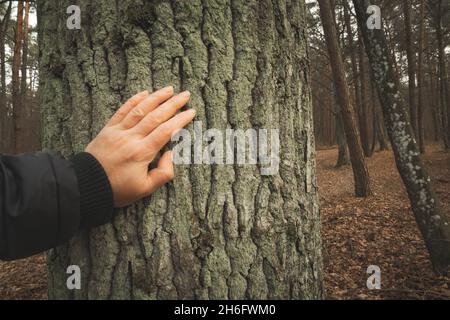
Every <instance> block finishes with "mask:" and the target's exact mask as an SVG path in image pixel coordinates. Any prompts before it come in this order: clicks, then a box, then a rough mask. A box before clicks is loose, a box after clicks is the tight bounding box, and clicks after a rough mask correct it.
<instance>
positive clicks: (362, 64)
mask: <svg viewBox="0 0 450 320" xmlns="http://www.w3.org/2000/svg"><path fill="white" fill-rule="evenodd" d="M358 49H359V82H360V88H361V109H360V120H359V123H360V127H359V131H360V133H361V144H362V147H363V150H364V155H365V156H366V157H371V156H372V152H371V149H370V142H369V119H368V117H369V106H368V104H369V103H368V101H367V97H368V93H367V74H366V61H365V60H366V59H365V53H364V43H362V40H361V43H360V44H359V48H358Z"/></svg>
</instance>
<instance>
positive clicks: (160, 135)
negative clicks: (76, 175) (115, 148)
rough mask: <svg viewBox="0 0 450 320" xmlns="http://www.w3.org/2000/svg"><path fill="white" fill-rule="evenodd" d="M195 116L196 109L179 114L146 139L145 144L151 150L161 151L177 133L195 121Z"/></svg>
mask: <svg viewBox="0 0 450 320" xmlns="http://www.w3.org/2000/svg"><path fill="white" fill-rule="evenodd" d="M195 114H196V112H195V110H194V109H190V110H187V111H184V112H181V113H179V114H177V115H176V116H175V117H173V118H172V119H170V120H168V121H166V122H164V123H163V124H161V125H160V126H159V127H158V128H156V129H155V130H154V131H153V132H152V133H150V134H149V135H148V136H147V137H145V139H144V143H145V144H146V145H147V146H148V148H149V149H150V150H155V151H159V150H161V149H162V148H163V147H164V146H165V145H166V144H167V143H168V142H169V141H170V139H171V137H172V135H173V134H174V133H175V132H177V131H178V130H180V129H182V128H184V127H185V126H187V125H188V124H189V123H190V122H191V121H192V120H193V119H194V117H195Z"/></svg>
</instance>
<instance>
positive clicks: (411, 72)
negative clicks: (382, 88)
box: [403, 0, 419, 139]
mask: <svg viewBox="0 0 450 320" xmlns="http://www.w3.org/2000/svg"><path fill="white" fill-rule="evenodd" d="M403 12H404V16H405V35H406V57H407V60H408V83H409V112H410V117H411V124H412V128H413V131H414V136H415V137H416V139H418V137H419V129H418V128H419V124H418V111H417V102H416V59H415V56H416V55H415V53H414V48H413V39H412V30H411V3H410V1H409V0H403Z"/></svg>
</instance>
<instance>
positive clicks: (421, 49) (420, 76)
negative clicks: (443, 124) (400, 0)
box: [417, 0, 426, 154]
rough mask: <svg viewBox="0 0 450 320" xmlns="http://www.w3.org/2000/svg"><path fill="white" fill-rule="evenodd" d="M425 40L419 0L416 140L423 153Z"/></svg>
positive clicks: (421, 3)
mask: <svg viewBox="0 0 450 320" xmlns="http://www.w3.org/2000/svg"><path fill="white" fill-rule="evenodd" d="M424 42H425V0H421V1H420V27H419V57H418V59H419V61H418V62H417V86H418V95H419V97H418V101H419V104H418V108H417V140H418V142H419V148H420V152H421V153H422V154H424V153H425V151H426V150H425V137H424V134H425V133H424V130H425V129H424V124H423V114H424V109H425V101H424V83H425V82H424V80H425V75H424V70H423V55H424V50H425V48H424V47H425V46H424Z"/></svg>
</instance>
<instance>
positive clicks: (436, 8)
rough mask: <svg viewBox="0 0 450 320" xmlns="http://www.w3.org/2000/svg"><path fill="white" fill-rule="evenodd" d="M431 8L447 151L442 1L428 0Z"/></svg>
mask: <svg viewBox="0 0 450 320" xmlns="http://www.w3.org/2000/svg"><path fill="white" fill-rule="evenodd" d="M428 3H429V7H430V9H431V13H432V15H433V19H434V27H435V30H436V38H437V41H438V48H437V51H438V61H439V63H438V65H439V98H440V101H439V102H440V103H439V104H440V109H441V120H442V129H443V138H444V147H445V149H446V150H450V106H449V105H448V102H449V101H448V96H447V91H448V78H447V65H446V62H445V59H446V58H445V45H444V30H443V27H442V23H443V21H442V20H443V17H442V8H443V1H441V0H428Z"/></svg>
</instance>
